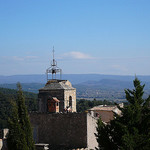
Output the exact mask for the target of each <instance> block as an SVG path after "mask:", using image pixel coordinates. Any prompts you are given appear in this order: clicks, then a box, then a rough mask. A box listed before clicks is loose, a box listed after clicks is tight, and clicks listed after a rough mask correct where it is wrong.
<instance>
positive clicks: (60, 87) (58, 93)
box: [38, 49, 76, 112]
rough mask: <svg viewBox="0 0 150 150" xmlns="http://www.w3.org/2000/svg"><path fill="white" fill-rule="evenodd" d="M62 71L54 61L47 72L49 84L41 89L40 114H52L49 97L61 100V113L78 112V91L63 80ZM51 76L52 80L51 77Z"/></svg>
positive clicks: (39, 96)
mask: <svg viewBox="0 0 150 150" xmlns="http://www.w3.org/2000/svg"><path fill="white" fill-rule="evenodd" d="M61 72H62V70H61V69H60V68H59V67H57V62H56V61H55V59H54V49H53V61H52V63H51V67H49V68H48V69H47V70H46V74H47V83H46V85H45V87H43V88H41V89H39V94H38V98H39V112H51V110H50V109H49V97H55V98H57V99H58V100H59V112H64V111H65V110H69V111H71V112H76V89H75V88H73V87H72V85H71V83H70V82H69V81H68V80H61ZM57 73H60V79H57ZM50 75H51V78H49V76H50Z"/></svg>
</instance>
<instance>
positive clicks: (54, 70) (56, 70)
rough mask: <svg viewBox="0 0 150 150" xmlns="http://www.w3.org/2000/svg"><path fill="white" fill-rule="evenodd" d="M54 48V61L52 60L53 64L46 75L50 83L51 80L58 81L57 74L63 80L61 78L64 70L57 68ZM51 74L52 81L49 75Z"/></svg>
mask: <svg viewBox="0 0 150 150" xmlns="http://www.w3.org/2000/svg"><path fill="white" fill-rule="evenodd" d="M54 52H55V51H54V46H53V60H52V62H51V66H50V67H49V68H48V69H46V75H47V81H49V80H51V79H52V80H54V79H55V80H56V78H57V77H56V74H57V73H60V79H61V76H62V70H61V69H60V68H59V67H57V61H56V60H55V56H54ZM50 74H51V76H52V77H51V79H50V78H49V75H50Z"/></svg>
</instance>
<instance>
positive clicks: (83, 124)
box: [30, 49, 98, 150]
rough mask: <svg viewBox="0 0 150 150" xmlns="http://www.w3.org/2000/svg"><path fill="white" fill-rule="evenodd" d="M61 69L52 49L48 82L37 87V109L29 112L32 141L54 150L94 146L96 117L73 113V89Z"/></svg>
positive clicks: (74, 97)
mask: <svg viewBox="0 0 150 150" xmlns="http://www.w3.org/2000/svg"><path fill="white" fill-rule="evenodd" d="M61 72H62V70H61V69H60V68H59V67H58V66H57V62H56V60H55V58H54V49H53V60H52V62H51V66H50V67H49V68H48V69H47V70H46V74H47V83H46V84H45V86H44V87H43V88H41V89H39V94H38V99H39V111H38V112H32V113H30V120H31V124H32V126H33V136H34V140H35V142H36V143H45V144H49V148H50V149H53V150H55V149H56V150H58V149H59V150H61V149H62V150H71V149H72V150H73V149H74V150H75V149H86V150H89V149H95V147H97V145H98V144H97V141H96V138H95V135H94V133H96V122H97V120H96V119H95V118H94V117H93V116H91V115H90V114H88V113H77V112H76V89H75V88H73V87H72V85H71V83H70V82H69V81H68V80H61V76H62V75H61V74H62V73H61ZM58 76H59V78H58Z"/></svg>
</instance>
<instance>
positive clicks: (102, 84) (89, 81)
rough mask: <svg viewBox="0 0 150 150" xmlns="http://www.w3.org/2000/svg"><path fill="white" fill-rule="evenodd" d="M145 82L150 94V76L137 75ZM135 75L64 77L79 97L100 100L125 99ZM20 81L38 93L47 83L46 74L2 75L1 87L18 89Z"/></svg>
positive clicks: (78, 75) (147, 91) (25, 89)
mask: <svg viewBox="0 0 150 150" xmlns="http://www.w3.org/2000/svg"><path fill="white" fill-rule="evenodd" d="M137 77H138V79H140V80H141V82H142V84H145V88H144V90H145V94H144V96H145V97H147V96H148V95H150V76H137ZM134 78H135V76H117V75H100V74H65V75H63V78H62V79H67V80H69V81H70V82H71V83H72V84H73V87H75V88H76V89H77V98H89V99H93V98H96V99H100V100H104V99H107V100H116V99H119V100H125V93H124V89H128V88H129V89H132V88H133V80H134ZM18 81H19V82H20V83H21V85H22V88H23V90H24V91H28V92H34V93H38V90H39V89H40V88H42V87H43V86H44V85H45V83H46V75H15V76H0V87H3V88H10V89H16V83H17V82H18Z"/></svg>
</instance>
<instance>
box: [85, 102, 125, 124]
mask: <svg viewBox="0 0 150 150" xmlns="http://www.w3.org/2000/svg"><path fill="white" fill-rule="evenodd" d="M119 105H120V107H123V103H122V104H119ZM114 112H115V113H117V114H118V115H121V111H120V110H119V109H118V107H117V106H115V105H110V106H108V105H99V106H95V107H93V108H91V109H88V113H89V114H91V116H93V117H96V118H99V117H101V119H102V121H103V122H105V123H108V122H110V120H113V118H114Z"/></svg>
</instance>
